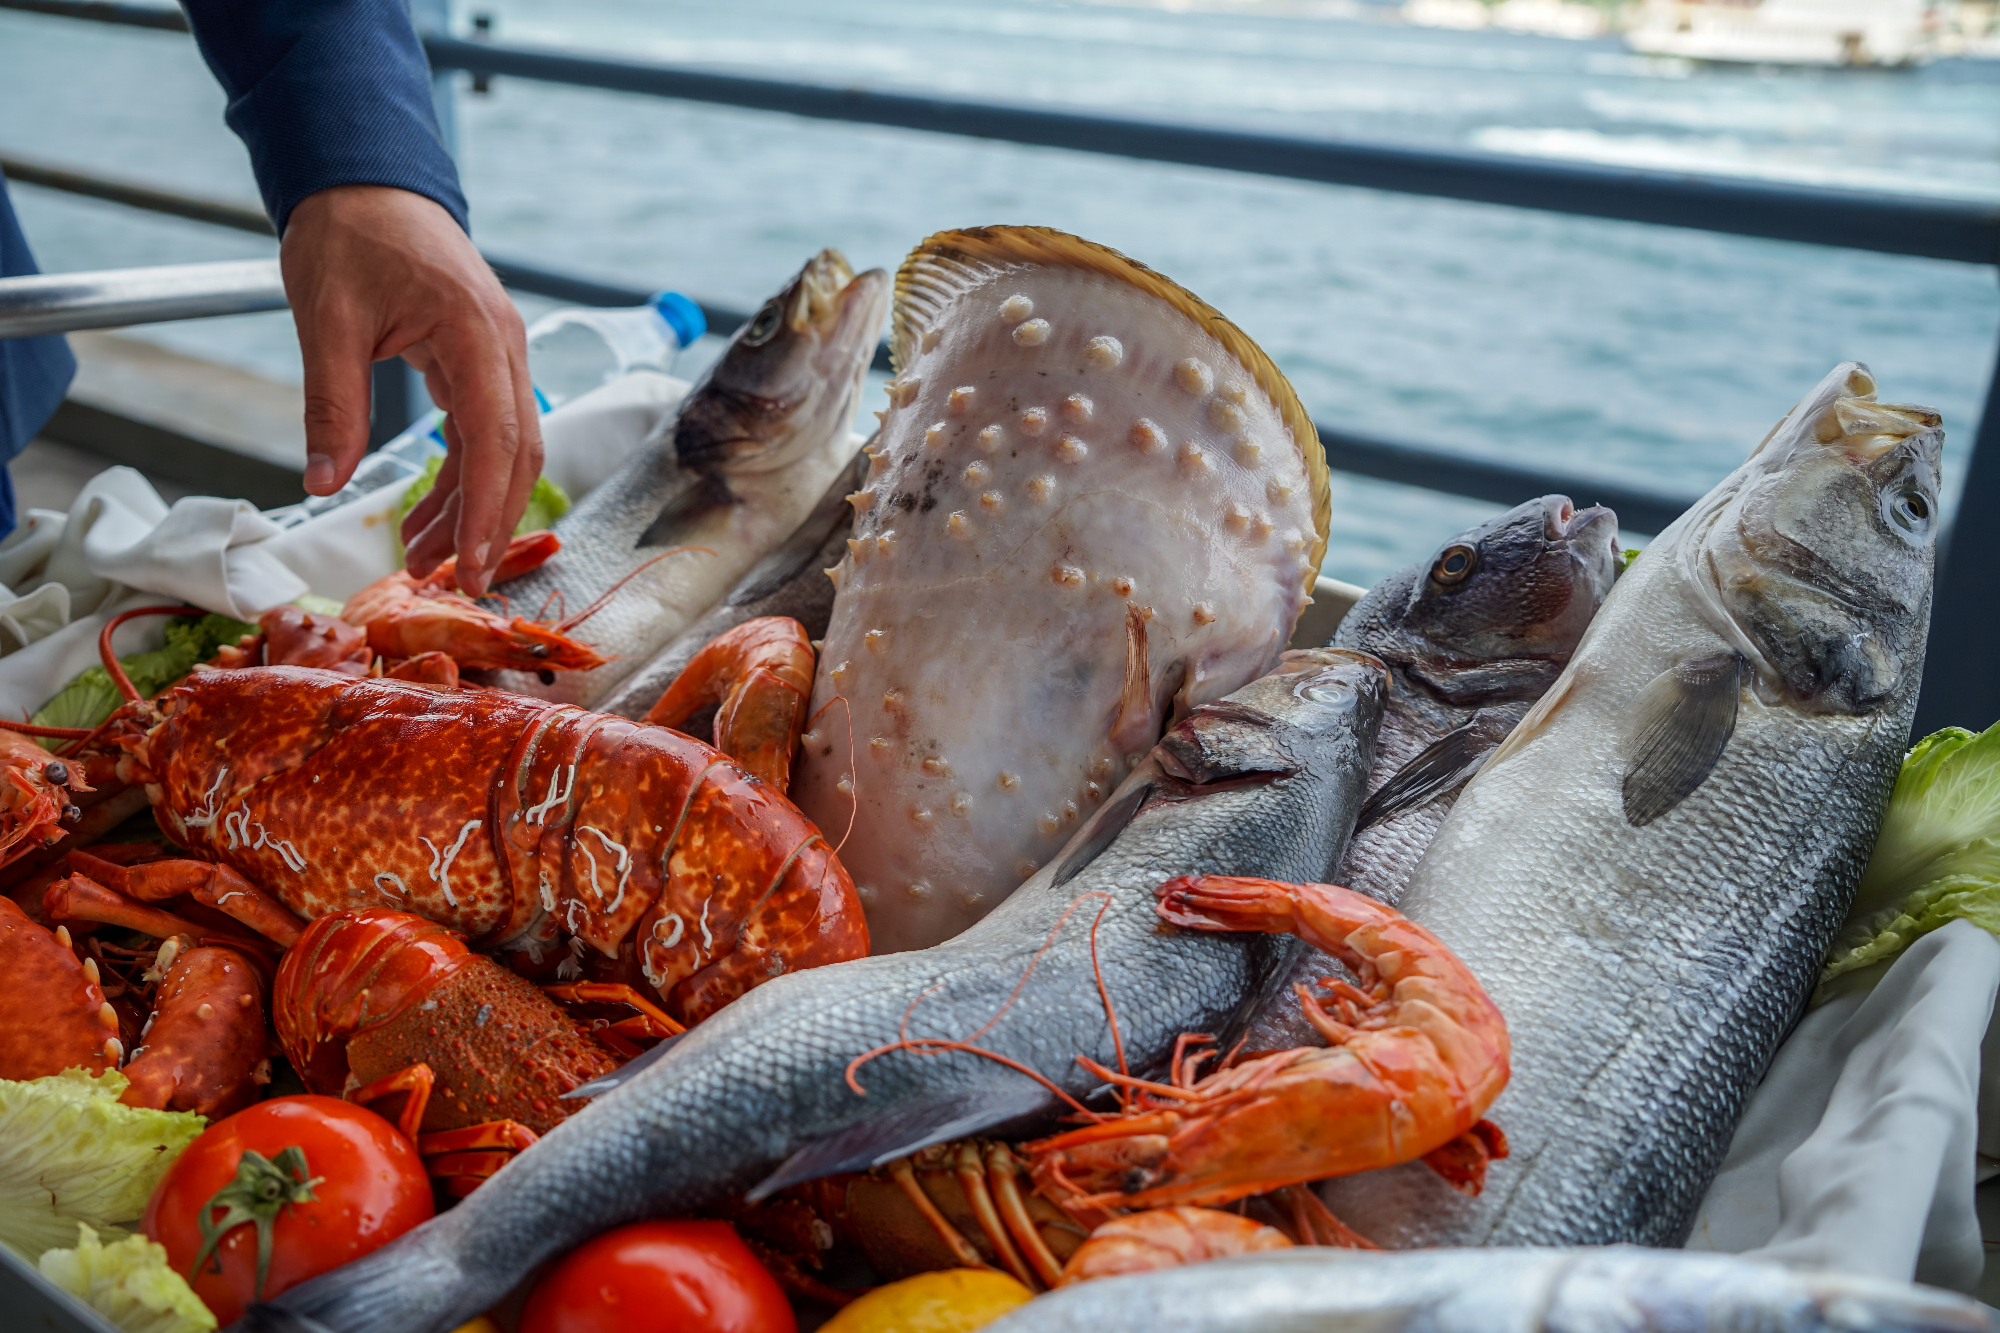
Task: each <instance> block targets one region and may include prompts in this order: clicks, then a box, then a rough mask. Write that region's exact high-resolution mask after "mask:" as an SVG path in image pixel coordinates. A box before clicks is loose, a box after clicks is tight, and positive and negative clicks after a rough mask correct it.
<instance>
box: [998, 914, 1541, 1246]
mask: <svg viewBox="0 0 2000 1333" xmlns="http://www.w3.org/2000/svg"><path fill="white" fill-rule="evenodd" d="M1158 892H1159V895H1160V900H1161V901H1160V904H1159V913H1160V915H1161V916H1162V917H1163V918H1165V919H1166V920H1167V921H1169V922H1171V923H1172V924H1174V925H1176V926H1179V927H1181V928H1182V929H1187V930H1203V931H1256V932H1259V933H1264V934H1295V935H1298V936H1299V937H1300V938H1302V939H1304V940H1305V941H1306V942H1307V943H1309V944H1312V945H1315V946H1317V947H1319V948H1321V949H1324V950H1326V951H1327V952H1328V953H1331V954H1333V955H1334V956H1335V957H1336V958H1338V959H1340V961H1341V962H1343V963H1345V964H1346V965H1347V966H1348V967H1349V968H1351V969H1352V970H1353V971H1354V973H1355V975H1356V976H1357V977H1358V978H1359V979H1360V981H1361V984H1360V985H1359V986H1355V985H1353V984H1351V983H1348V982H1345V981H1328V982H1323V983H1321V984H1322V985H1323V986H1324V987H1325V988H1326V989H1327V990H1328V991H1330V992H1331V1003H1330V1005H1329V1004H1326V1003H1322V1002H1321V1001H1320V1000H1319V999H1317V998H1316V997H1314V996H1313V995H1312V994H1310V993H1309V992H1308V991H1307V990H1306V988H1304V987H1300V988H1299V991H1300V997H1301V998H1302V999H1303V1000H1304V1002H1305V1012H1306V1015H1307V1018H1308V1019H1309V1021H1311V1022H1312V1024H1313V1026H1314V1027H1315V1028H1317V1029H1318V1030H1319V1032H1320V1033H1321V1034H1322V1035H1323V1036H1325V1038H1326V1039H1327V1041H1328V1042H1329V1043H1330V1045H1328V1046H1326V1047H1308V1048H1303V1049H1300V1050H1294V1051H1280V1052H1277V1053H1275V1054H1271V1055H1265V1056H1258V1057H1254V1058H1252V1059H1248V1060H1245V1061H1243V1062H1241V1063H1239V1064H1234V1065H1230V1066H1228V1067H1226V1068H1224V1069H1222V1070H1220V1071H1218V1072H1217V1073H1214V1074H1212V1075H1209V1076H1208V1077H1206V1078H1197V1077H1196V1074H1197V1071H1198V1069H1199V1066H1200V1064H1201V1063H1202V1061H1203V1060H1204V1059H1205V1058H1207V1053H1201V1054H1195V1055H1192V1056H1190V1055H1187V1054H1186V1048H1187V1046H1188V1045H1190V1044H1191V1043H1192V1042H1195V1041H1200V1040H1205V1038H1198V1037H1191V1038H1183V1039H1182V1044H1181V1045H1182V1049H1180V1050H1177V1051H1176V1052H1175V1058H1174V1061H1173V1072H1172V1081H1171V1082H1169V1083H1156V1082H1150V1081H1148V1080H1145V1079H1139V1078H1134V1077H1131V1076H1130V1075H1127V1074H1123V1073H1119V1072H1117V1071H1115V1070H1109V1069H1105V1068H1103V1067H1102V1066H1100V1065H1097V1064H1095V1062H1089V1063H1088V1065H1087V1067H1089V1068H1091V1069H1092V1070H1093V1072H1095V1073H1097V1074H1098V1075H1100V1076H1101V1077H1103V1078H1104V1079H1106V1080H1107V1081H1108V1082H1110V1083H1112V1084H1114V1085H1115V1086H1118V1087H1121V1088H1124V1089H1127V1090H1129V1092H1130V1093H1131V1094H1132V1098H1131V1104H1130V1105H1129V1106H1128V1107H1127V1108H1126V1110H1125V1112H1124V1113H1123V1114H1121V1115H1119V1116H1116V1117H1112V1118H1108V1119H1105V1120H1102V1121H1099V1122H1098V1123H1096V1124H1091V1125H1086V1126H1084V1127H1082V1128H1080V1129H1075V1130H1071V1131H1069V1132H1068V1133H1064V1134H1058V1135H1056V1136H1054V1137H1052V1138H1048V1139H1043V1140H1040V1141H1039V1142H1035V1143H1031V1144H1028V1145H1027V1146H1026V1148H1025V1149H1024V1150H1023V1155H1024V1156H1025V1157H1026V1158H1027V1160H1028V1163H1029V1172H1030V1175H1031V1176H1032V1178H1033V1179H1034V1181H1035V1183H1036V1186H1037V1187H1038V1188H1039V1189H1040V1190H1041V1192H1042V1193H1043V1194H1044V1195H1045V1196H1046V1197H1048V1198H1049V1199H1050V1200H1051V1201H1053V1202H1055V1203H1056V1204H1058V1205H1059V1206H1061V1207H1062V1208H1063V1209H1064V1210H1065V1211H1067V1212H1069V1213H1070V1214H1071V1215H1072V1216H1075V1217H1078V1218H1079V1219H1081V1218H1084V1217H1088V1216H1092V1215H1095V1216H1097V1217H1101V1218H1108V1217H1109V1216H1111V1215H1112V1214H1113V1213H1114V1212H1117V1211H1124V1210H1136V1209H1145V1208H1158V1207H1162V1206H1167V1205H1176V1204H1192V1205H1216V1204H1222V1203H1227V1202H1230V1201H1232V1200H1236V1199H1241V1198H1245V1197H1248V1196H1249V1195H1252V1194H1262V1193H1266V1192H1269V1191H1273V1190H1277V1189H1280V1188H1282V1187H1285V1186H1289V1185H1298V1184H1304V1183H1306V1182H1308V1181H1314V1180H1321V1179H1324V1178H1326V1177H1328V1176H1338V1175H1347V1174H1350V1173H1352V1172H1356V1171H1367V1170H1372V1169H1374V1168H1376V1167H1383V1166H1393V1165H1395V1164H1396V1163H1399V1162H1406V1161H1409V1160H1411V1159H1413V1158H1418V1157H1423V1158H1426V1159H1427V1160H1428V1158H1429V1156H1430V1155H1432V1154H1439V1153H1441V1152H1442V1160H1441V1161H1440V1163H1439V1169H1440V1170H1441V1172H1442V1173H1444V1174H1446V1175H1447V1178H1451V1177H1452V1176H1454V1175H1456V1176H1458V1177H1459V1179H1460V1180H1461V1181H1462V1182H1464V1183H1471V1184H1473V1187H1474V1188H1476V1173H1473V1172H1468V1171H1466V1170H1465V1163H1464V1161H1463V1160H1462V1159H1464V1158H1465V1157H1466V1155H1467V1150H1468V1149H1467V1148H1466V1147H1464V1146H1462V1145H1461V1144H1460V1141H1461V1140H1465V1141H1466V1144H1467V1145H1469V1146H1470V1149H1476V1150H1478V1151H1484V1152H1485V1153H1487V1154H1488V1155H1490V1156H1499V1155H1503V1154H1504V1152H1505V1147H1504V1140H1503V1139H1501V1138H1500V1137H1499V1135H1498V1133H1497V1131H1493V1130H1491V1129H1490V1127H1488V1126H1485V1125H1483V1124H1482V1122H1481V1117H1482V1116H1483V1115H1484V1114H1485V1112H1486V1109H1487V1108H1488V1107H1489V1106H1491V1105H1492V1103H1493V1099H1494V1098H1495V1097H1498V1096H1499V1095H1500V1091H1501V1089H1502V1088H1504V1087H1505V1086H1506V1084H1507V1075H1508V1053H1509V1047H1508V1040H1507V1027H1506V1023H1505V1022H1504V1020H1503V1019H1502V1018H1501V1016H1500V1011H1499V1009H1498V1008H1497V1007H1496V1006H1495V1005H1494V1003H1493V1001H1492V1000H1491V999H1489V998H1488V997H1487V995H1486V992H1485V991H1484V990H1483V989H1481V988H1480V985H1479V982H1478V981H1477V980H1476V979H1475V978H1474V977H1473V975H1472V973H1471V972H1470V971H1469V970H1468V969H1467V968H1466V967H1465V965H1464V964H1463V963H1461V962H1459V961H1458V959H1457V958H1456V957H1454V956H1453V955H1452V953H1451V952H1450V950H1448V949H1447V948H1445V946H1444V945H1443V943H1441V942H1440V941H1439V940H1438V938H1437V937H1436V936H1435V935H1432V934H1431V933H1430V932H1429V931H1427V930H1425V929H1424V928H1423V927H1422V926H1419V925H1417V924H1415V923H1414V922H1412V921H1409V920H1407V919H1406V918H1404V917H1403V916H1402V915H1401V914H1399V913H1397V912H1396V911H1394V910H1393V909H1391V908H1388V907H1384V906H1383V905H1382V904H1380V903H1378V902H1376V901H1374V900H1373V899H1371V898H1365V897H1363V896H1362V895H1360V894H1358V893H1355V892H1353V891H1351V890H1348V889H1343V888H1339V887H1336V886H1334V885H1330V884H1280V883H1277V882H1275V881H1272V880H1265V879H1246V878H1237V877H1233V876H1223V875H1199V876H1182V877H1180V878H1177V879H1172V880H1168V881H1167V882H1166V883H1165V884H1162V885H1161V886H1160V888H1159V890H1158ZM1481 1164H1482V1165H1483V1159H1482V1163H1481ZM1468 1177H1472V1178H1473V1179H1468Z"/></svg>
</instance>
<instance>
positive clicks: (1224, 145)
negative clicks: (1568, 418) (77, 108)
mask: <svg viewBox="0 0 2000 1333" xmlns="http://www.w3.org/2000/svg"><path fill="white" fill-rule="evenodd" d="M0 9H12V10H19V11H25V12H30V13H40V14H50V15H58V16H61V17H66V18H75V19H87V20H92V21H97V22H105V23H113V24H119V25H123V26H131V27H142V28H154V29H167V30H178V31H185V30H186V27H187V24H186V20H185V18H184V17H183V16H182V15H181V13H180V12H179V11H178V10H168V9H163V8H158V7H154V6H146V5H133V4H123V3H114V2H111V0H0ZM423 41H424V47H425V51H426V52H427V54H428V55H429V58H430V61H431V65H432V68H433V69H435V70H462V71H465V72H467V73H469V74H472V75H473V76H475V78H478V79H481V80H484V81H490V80H491V79H492V78H494V77H511V78H522V79H531V80H537V81H541V82H549V83H559V84H567V85H571V86H578V87H588V88H599V89H605V90H609V91H614V92H624V93H636V94H643V95H648V96H658V97H668V98H675V99H680V100H685V101H697V102H707V103H712V104H716V105H723V106H731V107H737V108H742V109H747V110H754V111H763V112H776V113H782V114H787V115H794V116H805V117H810V118H815V119H822V120H836V121H847V122H853V123H860V124H869V125H884V126H894V127H899V128H905V129H914V130H921V131H929V132H935V133H942V134H953V135H959V136H964V137H972V138H982V139H989V140H997V141H1002V142H1009V143H1019V144H1029V145H1036V146H1042V147H1051V148H1060V149H1069V150H1074V151H1081V152H1095V153H1107V154H1114V155H1118V156H1123V157H1129V158H1137V159H1142V160H1147V161H1155V162H1169V163H1175V164H1178V165H1183V166H1196V167H1208V168H1217V169H1221V170H1228V171H1241V172H1249V173H1254V174H1258V175H1266V176H1277V177H1282V178H1287V179H1292V180H1302V181H1312V182H1317V183H1321V184H1329V185H1341V186H1353V187H1359V188H1365V189H1377V190H1389V191H1395V192H1399V193H1405V194H1418V195H1428V196H1432V197H1437V198H1448V199H1457V200H1464V201H1469V202H1474V203H1484V204H1500V205H1506V206H1511V207H1521V208H1533V209H1540V210H1544V211H1549V212H1557V213H1568V214H1574V215H1579V216H1585V217H1597V218H1609V219H1616V220H1621V221H1627V222H1640V223H1649V224H1657V225H1665V226H1678V227H1691V228H1698V229H1701V230H1705V231H1713V232H1721V233H1725V234H1730V235H1738V236H1753V237H1761V238H1765V239H1772V240H1782V241H1793V242H1800V243H1805V244H1811V245H1821V246H1838V247H1847V248H1852V249H1859V250H1868V251H1874V252H1877V253H1881V254H1891V255H1911V256H1921V257H1925V258H1932V259H1947V260H1955V261H1959V262H1965V263H1974V264H2000V205H1996V204H1982V203H1973V202H1966V201H1959V200H1950V199H1931V198H1923V197H1920V196H1892V195H1883V194H1864V193H1856V192H1850V191H1840V190H1823V189H1806V188H1797V187H1786V186H1776V185H1768V184H1763V183H1759V182H1752V181H1736V180H1723V179H1715V178H1703V177H1695V176H1687V175H1679V174H1673V173H1665V172H1650V171H1637V170H1625V169H1615V168H1606V167H1595V166H1574V165H1569V164H1559V163H1548V162H1537V161H1532V160H1524V159H1514V158H1506V157H1499V156H1493V155H1486V154H1476V153H1456V152H1439V151H1433V150H1423V149H1411V148H1401V147H1393V146H1387V145H1379V144H1358V143H1346V142H1341V141H1337V140H1323V139H1308V138H1300V137H1297V136H1288V135H1276V134H1264V133H1257V132H1252V131H1243V130H1230V129H1219V128H1210V127H1200V126H1187V125H1176V124H1168V123H1162V122H1158V121H1149V120H1140V119H1132V118H1124V117H1114V116H1098V115H1091V114H1088V113H1083V112H1068V111H1046V110H1028V109H1023V108H1019V107H1014V106H1006V105H1001V104H997V103H988V102H979V101H974V100H968V99H962V98H948V97H933V96H926V95H918V94H907V93H893V92H881V91H876V90H872V89H866V88H855V87H830V86H825V85H818V84H810V83H800V82H789V81H780V80H772V79H759V78H750V77H744V76H739V75H730V74H719V73H715V72H713V71H708V70H700V69H689V68H680V67H674V66H668V65H660V64H652V63H645V62H637V61H627V60H615V59H607V58H601V57H595V56H589V55H585V54H581V53H577V52H569V51H560V50H552V49H548V48H542V47H536V46H530V45H524V44H519V43H503V42H497V41H492V40H490V39H486V38H483V37H482V38H481V39H480V40H464V39H461V38H457V37H453V36H450V35H448V34H445V33H441V32H426V33H425V34H424V36H423ZM45 170H47V169H45ZM67 174H68V175H70V176H72V177H74V176H75V175H76V174H75V173H67ZM36 183H41V184H49V185H52V186H53V187H54V188H72V187H74V186H78V185H80V184H82V182H81V181H79V180H72V181H71V182H70V183H69V184H67V185H65V184H61V183H58V182H56V181H55V180H53V179H52V177H50V176H45V178H44V179H43V180H41V181H38V182H36ZM91 185H92V186H94V187H110V188H115V189H118V190H120V191H121V192H122V194H123V196H124V197H119V198H118V202H122V203H130V204H133V205H135V206H138V207H154V206H155V205H156V204H159V203H162V202H166V201H164V200H162V199H160V198H159V197H158V196H161V195H163V194H164V193H165V192H161V191H150V192H149V191H147V190H146V189H145V187H122V186H117V185H116V183H111V182H103V181H101V180H96V179H95V178H92V179H91ZM77 192H79V193H94V194H96V195H97V197H100V198H113V197H114V195H113V194H111V193H108V192H107V190H106V189H105V188H80V189H78V190H77ZM145 193H150V194H152V195H153V196H155V198H154V199H153V201H152V202H150V203H149V202H146V201H145V200H143V199H142V198H141V197H140V196H141V195H142V194H145ZM174 199H175V201H177V203H176V206H173V207H165V208H160V209H159V210H158V211H163V212H172V213H176V214H177V215H178V216H183V217H197V216H198V215H200V216H199V220H203V221H214V222H221V223H223V225H237V224H236V223H232V222H229V221H227V220H226V219H225V218H224V217H222V216H219V215H217V214H216V212H215V210H217V209H222V210H232V209H239V208H240V206H235V205H226V204H216V203H214V202H213V201H206V200H193V199H189V198H188V197H186V196H175V197H174ZM241 211H243V212H248V211H250V210H241ZM247 229H258V228H247ZM261 230H263V231H265V232H266V234H268V230H269V229H268V225H266V226H265V227H263V228H261ZM489 262H492V263H493V265H494V268H495V271H496V272H497V273H498V274H499V275H500V277H501V279H502V281H503V282H506V283H508V285H510V286H513V287H516V288H518V289H520V290H524V291H531V292H543V293H545V294H548V295H553V296H556V297H558V299H564V300H572V301H578V302H591V301H593V300H600V299H601V300H606V301H615V302H616V303H620V304H624V303H636V302H637V301H638V300H640V299H643V297H644V296H645V295H647V293H645V292H644V291H641V290H639V289H636V288H631V289H628V288H623V287H619V286H615V285H611V284H604V283H599V282H595V281H593V280H590V279H586V278H580V277H576V276H573V275H565V274H560V273H554V272H551V271H549V270H546V269H541V268H538V267H535V266H530V265H526V264H519V263H514V262H511V261H507V260H504V259H498V258H495V257H491V256H489ZM712 313H713V315H714V316H724V318H713V317H712V318H711V323H712V324H713V325H714V326H716V327H717V328H719V329H722V328H731V327H733V326H734V319H733V318H731V317H734V318H740V315H739V314H738V312H735V311H723V310H716V311H714V312H712ZM1321 439H1322V443H1323V444H1324V445H1325V448H1326V452H1327V458H1328V461H1329V463H1330V464H1331V465H1332V466H1333V467H1334V468H1335V469H1337V470H1340V471H1345V472H1351V473H1355V474H1358V475H1362V476H1369V477H1376V478H1379V479H1382V480H1387V481H1396V482H1403V483H1407V484H1412V485H1418V486H1425V487H1429V488H1431V489H1434V490H1443V491H1449V492H1452V493H1456V494H1461V495H1467V496H1471V497H1473V498H1476V499H1482V500H1490V501H1498V502H1505V503H1512V502H1514V501H1517V500H1519V499H1521V498H1522V497H1524V496H1527V495H1532V494H1537V493H1541V492H1546V491H1551V490H1566V491H1570V492H1573V493H1575V494H1576V496H1577V498H1579V499H1591V500H1596V501H1600V502H1602V503H1605V504H1609V505H1611V506H1612V507H1613V508H1614V509H1616V510H1617V511H1618V513H1619V515H1620V518H1621V520H1622V521H1624V522H1625V523H1626V524H1627V525H1628V526H1629V527H1631V528H1633V529H1636V530H1638V531H1658V530H1659V529H1660V528H1661V527H1663V526H1664V525H1665V524H1666V523H1667V522H1669V521H1671V520H1672V518H1674V517H1675V516H1677V515H1678V514H1679V513H1680V512H1681V510H1683V509H1684V508H1686V506H1687V505H1688V503H1690V502H1691V501H1692V500H1693V498H1694V497H1693V496H1692V495H1679V494H1673V493H1670V492H1667V491H1665V490H1663V489H1652V488H1645V487H1639V486H1632V485H1623V484H1618V483H1615V482H1611V481H1609V480H1608V479H1597V478H1588V477H1581V476H1578V475H1576V474H1574V473H1564V472H1556V471H1553V470H1544V469H1537V468H1530V467H1523V466H1520V465H1518V464H1514V463H1509V462H1501V461H1498V460H1488V459H1482V458H1478V457H1476V456H1472V455H1468V454H1465V453H1461V452H1457V451H1453V450H1447V449H1438V448H1434V447H1430V446H1425V445H1417V444H1407V443H1399V442H1392V441H1385V440H1381V439H1374V438H1363V437H1357V436H1352V435H1348V434H1345V433H1343V432H1339V431H1331V430H1322V431H1321ZM1966 469H1967V470H1966V477H1965V482H1964V486H1963V488H1962V489H1961V492H1960V496H1961V498H1960V502H1959V510H1958V512H1959V514H1960V515H1961V516H1965V517H1968V518H1973V519H1974V520H1975V522H1976V520H1977V519H1978V518H1980V517H1983V516H1984V515H1986V514H1988V513H1991V512H1993V511H1994V510H1995V508H1996V506H2000V365H1996V368H1995V374H1994V376H1993V378H1992V379H1991V380H1989V383H1988V388H1987V395H1986V406H1985V411H1984V413H1983V415H1982V417H1981V420H1980V424H1979V428H1978V432H1977V435H1976V437H1975V439H1974V442H1973V449H1972V452H1971V454H1970V456H1969V458H1968V460H1967V465H1966ZM1966 530H1967V531H1973V530H1975V529H1973V528H1968V529H1966ZM1940 561H1941V564H1940V570H1939V579H1938V592H1937V601H1936V606H1937V613H1936V614H1935V615H1934V616H1933V618H1932V620H1933V628H1932V634H1931V655H1930V662H1929V665H1928V668H1927V671H1926V675H1925V680H1924V698H1923V702H1922V706H1921V710H1920V714H1919V726H1920V727H1923V728H1928V727H1933V726H1936V725H1943V724H1945V723H1947V722H1959V723H1984V722H1987V721H1990V720H1992V719H1993V718H1994V717H1995V715H1996V714H2000V615H1982V611H1983V610H1984V607H1985V605H1986V604H1987V603H1989V602H1990V601H1991V600H1992V589H1994V588H1996V587H2000V545H1996V544H1994V543H1991V542H1985V541H1979V540H1967V541H1952V540H1950V534H1947V535H1946V540H1945V542H1944V543H1943V544H1942V545H1941V548H1940Z"/></svg>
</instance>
